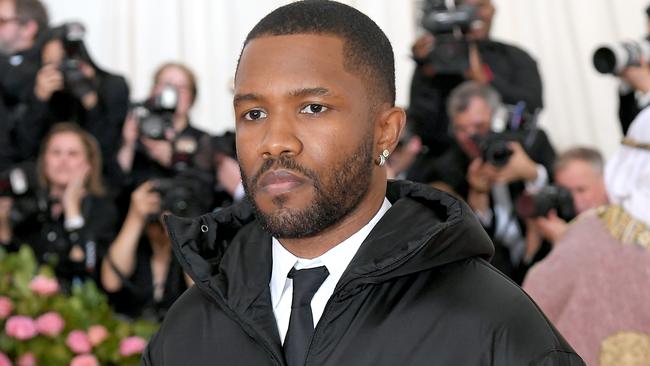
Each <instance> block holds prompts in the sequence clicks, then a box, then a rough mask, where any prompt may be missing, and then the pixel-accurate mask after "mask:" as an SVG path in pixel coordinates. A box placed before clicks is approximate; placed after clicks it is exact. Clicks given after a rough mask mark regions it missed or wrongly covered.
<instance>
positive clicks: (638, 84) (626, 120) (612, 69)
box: [593, 6, 650, 134]
mask: <svg viewBox="0 0 650 366" xmlns="http://www.w3.org/2000/svg"><path fill="white" fill-rule="evenodd" d="M645 13H646V17H647V18H646V27H647V35H646V36H645V37H644V38H643V39H640V40H626V41H622V42H618V43H615V44H608V45H603V46H601V47H599V48H598V49H596V51H595V52H594V55H593V63H594V67H595V68H596V70H597V71H598V72H600V73H602V74H611V75H614V76H616V77H618V78H619V81H620V84H619V89H618V96H619V105H618V117H619V120H620V122H621V128H622V130H623V134H626V133H627V130H628V128H629V127H630V124H631V123H632V121H633V120H634V118H635V117H636V116H637V115H638V114H639V112H641V110H642V109H643V108H645V107H646V106H648V105H650V68H649V66H648V60H649V59H650V6H648V7H647V8H646V10H645Z"/></svg>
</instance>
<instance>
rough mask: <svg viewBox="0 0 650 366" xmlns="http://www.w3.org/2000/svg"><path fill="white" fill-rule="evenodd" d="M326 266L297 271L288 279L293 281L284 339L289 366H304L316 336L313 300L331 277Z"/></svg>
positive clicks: (290, 272)
mask: <svg viewBox="0 0 650 366" xmlns="http://www.w3.org/2000/svg"><path fill="white" fill-rule="evenodd" d="M329 274H330V273H329V272H328V271H327V268H326V267H325V266H321V267H316V268H309V269H301V270H296V269H295V268H292V269H291V271H289V274H288V275H287V277H289V278H291V279H293V297H292V299H291V316H290V317H289V329H288V330H287V335H286V337H285V338H284V355H285V357H286V359H287V364H288V365H289V366H303V365H304V364H305V358H306V357H307V348H309V343H311V337H312V336H313V335H314V318H313V317H312V316H311V299H312V298H313V297H314V294H315V293H316V291H318V288H319V287H320V286H321V285H322V284H323V281H325V279H326V278H327V276H329Z"/></svg>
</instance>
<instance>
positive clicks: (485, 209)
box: [428, 81, 555, 281]
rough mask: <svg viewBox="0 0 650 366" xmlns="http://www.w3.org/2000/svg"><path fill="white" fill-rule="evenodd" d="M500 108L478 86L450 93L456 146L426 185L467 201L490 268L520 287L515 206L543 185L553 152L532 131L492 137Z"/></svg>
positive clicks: (490, 92)
mask: <svg viewBox="0 0 650 366" xmlns="http://www.w3.org/2000/svg"><path fill="white" fill-rule="evenodd" d="M500 108H501V102H500V97H499V94H498V93H497V92H496V90H494V89H493V88H491V87H489V86H487V85H483V84H480V83H478V82H473V81H469V82H465V83H463V84H461V85H460V86H459V87H458V88H456V89H455V90H454V91H453V92H452V93H451V96H450V98H449V103H448V110H449V115H450V116H451V118H452V122H453V131H454V136H455V143H454V144H453V145H452V147H451V148H450V149H449V150H448V151H447V153H445V155H443V156H442V157H441V158H440V159H439V160H438V161H437V162H436V164H435V166H434V168H433V170H432V173H431V176H430V178H429V179H428V181H429V182H432V181H439V182H442V183H444V184H446V185H448V186H450V187H451V188H452V189H453V190H454V191H455V192H456V193H458V194H459V195H460V196H461V197H464V198H465V199H466V200H467V202H468V204H469V205H470V207H471V208H472V209H473V210H474V211H475V213H476V215H477V216H478V218H479V219H480V221H481V223H482V224H483V226H484V227H485V229H486V230H487V232H488V234H490V236H491V238H492V239H493V241H494V243H495V247H496V253H495V256H494V258H493V264H494V265H495V266H496V267H497V268H499V269H500V270H501V271H502V272H504V273H505V274H506V275H508V276H510V277H511V278H513V279H514V280H516V281H520V280H521V279H522V278H523V277H522V276H523V274H522V273H520V271H521V270H522V269H523V267H522V264H523V263H522V260H523V258H524V253H525V250H526V247H525V240H524V238H525V230H526V227H525V224H524V222H522V221H521V220H519V219H518V217H517V215H516V213H515V210H514V203H515V202H516V200H517V198H518V197H519V196H520V195H521V194H522V193H523V192H526V191H535V190H538V189H540V188H542V187H543V186H545V185H546V184H547V183H548V178H549V175H548V172H549V171H550V170H551V167H552V164H553V162H554V160H555V152H554V150H553V147H552V146H551V144H550V142H549V140H548V138H547V136H546V134H545V133H544V131H542V130H539V129H537V128H534V127H525V126H524V127H520V128H519V129H518V130H512V131H510V130H504V131H501V132H495V131H493V128H494V126H495V125H496V124H497V123H496V120H497V119H496V114H497V111H498V110H499V109H500Z"/></svg>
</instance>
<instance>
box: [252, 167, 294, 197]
mask: <svg viewBox="0 0 650 366" xmlns="http://www.w3.org/2000/svg"><path fill="white" fill-rule="evenodd" d="M305 181H306V179H305V178H303V177H301V176H298V175H296V174H294V173H291V172H290V171H288V170H284V169H281V170H271V171H268V172H266V173H264V174H263V175H262V177H261V178H260V180H259V181H258V185H259V187H260V190H261V191H264V192H267V193H270V194H274V195H275V194H281V193H286V192H289V191H291V190H294V189H296V188H298V187H300V186H302V185H303V184H304V183H305Z"/></svg>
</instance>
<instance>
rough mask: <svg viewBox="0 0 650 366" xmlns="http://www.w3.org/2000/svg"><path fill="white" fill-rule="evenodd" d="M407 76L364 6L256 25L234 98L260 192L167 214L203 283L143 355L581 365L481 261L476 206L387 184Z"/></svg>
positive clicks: (247, 177)
mask: <svg viewBox="0 0 650 366" xmlns="http://www.w3.org/2000/svg"><path fill="white" fill-rule="evenodd" d="M394 85H395V84H394V63H393V54H392V48H391V46H390V43H389V42H388V40H387V39H386V36H385V35H384V34H383V33H382V32H381V30H380V29H379V28H378V27H377V25H376V24H375V23H373V22H372V21H371V20H370V19H369V18H368V17H366V16H365V15H363V14H362V13H360V12H358V11H356V10H354V9H353V8H350V7H348V6H345V5H342V4H339V3H336V2H332V1H323V0H311V1H302V2H296V3H292V4H290V5H287V6H284V7H282V8H279V9H278V10H276V11H274V12H272V13H271V14H269V15H268V16H267V17H265V18H264V19H263V20H261V21H260V23H258V24H257V26H256V27H255V28H254V29H253V30H252V31H251V33H250V34H249V35H248V38H247V40H246V42H245V45H244V49H243V51H242V55H241V58H240V61H239V65H238V69H237V74H236V78H235V97H234V105H235V116H236V127H237V136H236V139H237V149H238V159H239V163H240V166H241V172H242V181H243V183H244V187H245V190H246V194H247V197H248V202H243V203H240V204H236V205H233V206H231V207H229V208H226V209H223V210H221V211H218V212H217V213H213V214H208V215H204V216H201V217H199V218H196V219H182V218H175V217H168V218H167V219H166V222H167V227H168V230H169V233H170V236H171V239H172V242H173V243H174V251H175V254H176V256H177V257H178V259H179V261H180V262H181V264H182V265H183V267H184V269H185V271H186V272H187V273H188V274H189V275H190V276H191V277H192V279H193V280H194V281H195V283H196V285H195V286H194V287H192V288H191V289H189V290H188V291H187V292H185V294H184V295H183V296H181V298H180V299H179V300H178V301H177V302H176V304H174V306H172V308H171V309H170V311H169V313H168V314H167V317H166V319H165V321H164V322H163V325H162V327H161V329H160V331H159V333H158V334H157V335H156V336H154V338H153V339H152V340H151V342H150V344H149V346H148V348H147V350H146V351H145V353H144V355H143V359H142V364H143V365H166V366H170V365H197V366H200V365H255V366H260V365H289V366H297V365H318V366H323V365H332V366H334V365H336V366H340V365H355V366H360V365H380V366H381V365H391V366H393V365H416V366H417V365H583V362H582V361H581V359H580V357H579V356H577V355H576V354H575V353H574V352H573V350H572V349H571V347H570V346H569V345H568V344H567V343H566V342H565V341H564V339H563V338H562V336H561V335H560V334H559V333H558V332H557V331H556V330H555V329H554V328H553V326H552V325H551V324H550V323H549V322H548V320H547V319H546V318H545V316H544V315H543V314H542V312H541V311H540V310H539V309H538V308H537V306H536V305H535V304H534V303H533V302H532V301H531V300H530V298H529V297H528V296H526V295H525V294H524V293H523V292H522V291H521V290H520V289H519V288H518V287H517V286H516V285H515V284H514V283H512V282H511V281H509V280H508V279H507V278H506V277H505V276H504V275H502V274H501V273H499V272H498V271H497V270H495V269H494V268H493V267H491V266H490V265H489V264H488V263H487V262H486V261H485V258H489V257H490V256H491V255H492V253H493V250H494V248H493V246H492V243H491V242H490V240H489V238H488V237H487V235H486V233H485V231H484V230H483V229H482V227H481V226H480V224H479V223H478V221H477V220H476V219H475V218H474V216H473V214H472V212H471V210H470V209H469V208H468V206H467V205H465V204H464V203H462V202H460V201H458V200H456V199H455V198H452V197H451V196H449V195H447V194H444V193H441V192H439V191H437V190H435V189H432V188H429V187H427V186H423V185H417V184H413V183H408V182H389V183H388V185H387V184H386V168H385V163H386V159H387V158H388V156H389V155H390V152H391V151H393V150H394V149H395V146H396V145H397V142H398V140H399V134H400V131H401V130H402V128H403V126H404V120H405V114H404V111H403V110H402V109H400V108H396V107H395V106H394V101H395V87H394Z"/></svg>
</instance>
